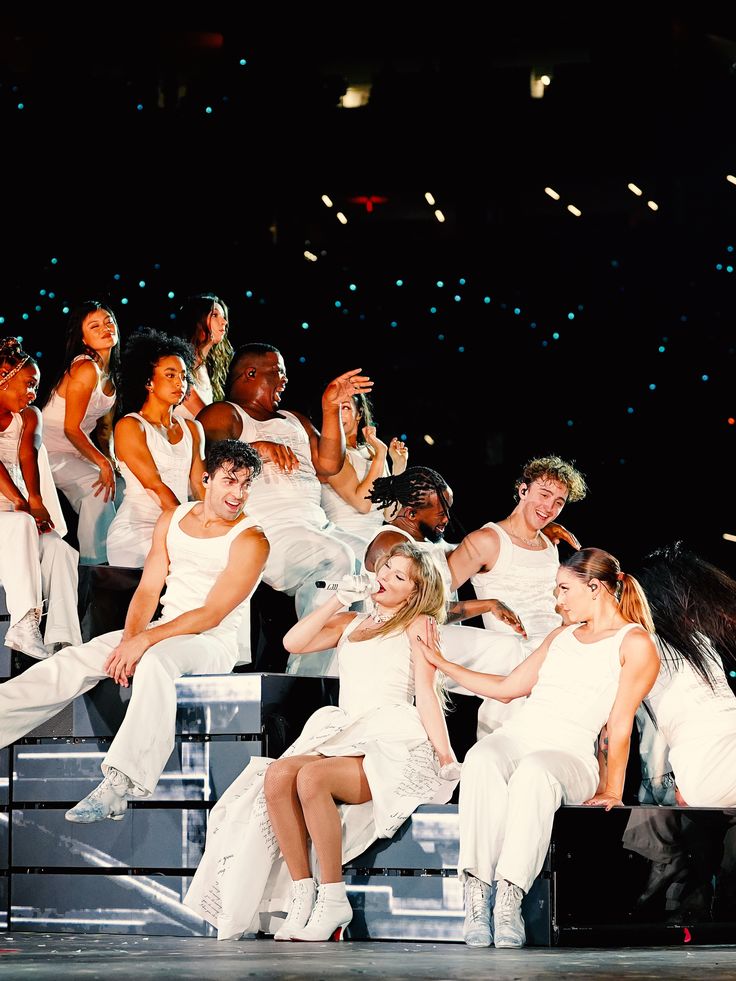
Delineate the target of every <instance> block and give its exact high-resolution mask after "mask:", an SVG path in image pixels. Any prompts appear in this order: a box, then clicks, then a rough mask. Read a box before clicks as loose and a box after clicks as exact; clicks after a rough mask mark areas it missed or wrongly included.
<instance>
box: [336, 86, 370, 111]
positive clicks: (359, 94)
mask: <svg viewBox="0 0 736 981" xmlns="http://www.w3.org/2000/svg"><path fill="white" fill-rule="evenodd" d="M370 98H371V86H370V83H365V84H360V85H349V86H348V87H347V89H346V90H345V94H344V95H343V96H342V98H341V99H340V106H341V108H343V109H360V107H361V106H367V105H368V103H369V102H370Z"/></svg>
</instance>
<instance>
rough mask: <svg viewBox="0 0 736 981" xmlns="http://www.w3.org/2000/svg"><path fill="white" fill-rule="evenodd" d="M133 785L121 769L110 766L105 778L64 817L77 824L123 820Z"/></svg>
mask: <svg viewBox="0 0 736 981" xmlns="http://www.w3.org/2000/svg"><path fill="white" fill-rule="evenodd" d="M132 786H133V784H132V783H131V781H130V780H129V779H128V777H126V775H125V774H124V773H121V772H120V770H116V769H115V767H113V766H111V767H108V770H107V774H106V776H105V779H104V780H103V781H102V783H101V784H99V785H98V786H97V787H95V789H94V790H93V791H92V792H91V793H89V794H87V796H86V797H85V798H84V800H80V802H79V803H78V804H75V805H74V807H72V808H70V809H69V810H68V811H67V812H66V814H65V815H64V817H65V818H66V819H67V821H74V822H75V823H76V824H92V823H93V822H95V821H104V820H105V818H110V820H111V821H122V820H123V816H124V814H125V811H126V808H127V807H128V798H127V793H128V791H129V790H130V788H131V787H132Z"/></svg>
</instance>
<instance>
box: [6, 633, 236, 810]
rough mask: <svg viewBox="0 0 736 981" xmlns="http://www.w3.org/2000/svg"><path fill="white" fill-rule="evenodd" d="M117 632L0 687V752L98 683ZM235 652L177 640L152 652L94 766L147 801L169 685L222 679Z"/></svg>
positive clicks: (170, 728) (162, 759)
mask: <svg viewBox="0 0 736 981" xmlns="http://www.w3.org/2000/svg"><path fill="white" fill-rule="evenodd" d="M122 634H123V632H122V630H114V631H113V632H112V633H108V634H103V635H102V636H101V637H96V638H95V639H94V640H90V641H89V642H88V643H86V644H82V645H81V646H79V647H67V648H65V649H64V650H62V651H60V653H58V654H55V655H54V656H53V657H50V658H48V660H46V661H40V662H39V663H38V664H36V665H34V666H33V667H32V668H29V669H28V670H27V671H24V672H23V674H20V675H18V676H17V677H15V678H12V679H11V680H10V681H6V682H4V683H3V684H2V685H0V747H3V746H7V745H9V744H10V743H12V742H14V741H15V740H16V739H20V738H21V736H24V735H25V734H26V733H28V732H30V731H31V729H35V727H36V726H38V725H41V723H42V722H45V721H46V720H47V719H50V718H52V717H53V716H54V715H56V714H57V712H60V711H61V709H63V708H64V706H65V705H68V704H69V702H71V701H72V700H73V699H74V698H76V697H77V695H82V694H83V693H84V692H86V691H89V689H90V688H93V687H94V686H95V685H96V684H97V682H98V681H100V680H102V679H103V678H106V677H107V675H106V674H105V673H104V671H103V670H102V669H103V665H104V663H105V661H106V660H107V658H108V655H109V654H110V652H111V651H112V650H114V648H115V647H116V646H117V645H118V643H119V642H120V639H121V637H122ZM235 657H236V654H235V651H234V649H229V648H228V647H227V646H226V645H225V644H223V643H222V641H220V640H218V639H217V638H216V637H211V636H209V635H207V634H206V633H205V634H185V635H184V636H181V637H170V638H168V639H167V640H162V641H160V642H159V643H158V644H154V645H153V647H150V648H149V649H148V650H147V651H146V653H145V654H144V655H143V657H142V658H141V660H140V661H139V662H138V665H137V667H136V670H135V675H134V677H133V692H132V695H131V698H130V703H129V705H128V710H127V712H126V713H125V718H124V720H123V724H122V725H121V726H120V729H119V730H118V733H117V735H116V736H115V738H114V739H113V741H112V743H111V744H110V748H109V750H108V753H107V756H106V757H105V759H104V760H103V761H102V770H103V772H106V771H107V768H108V767H110V766H112V767H115V769H116V770H120V771H121V773H124V774H125V775H126V776H128V777H129V778H130V779H131V780H132V781H133V783H134V785H135V787H134V790H133V791H131V792H132V793H133V794H134V795H135V796H140V797H147V796H148V795H149V794H151V793H153V790H154V789H155V787H156V784H157V783H158V780H159V777H160V776H161V773H162V771H163V768H164V766H165V765H166V761H167V760H168V758H169V756H170V755H171V752H172V750H173V748H174V736H175V729H176V685H175V682H176V679H177V678H180V677H181V676H182V675H185V674H228V673H229V672H230V671H231V670H232V668H233V665H234V663H235Z"/></svg>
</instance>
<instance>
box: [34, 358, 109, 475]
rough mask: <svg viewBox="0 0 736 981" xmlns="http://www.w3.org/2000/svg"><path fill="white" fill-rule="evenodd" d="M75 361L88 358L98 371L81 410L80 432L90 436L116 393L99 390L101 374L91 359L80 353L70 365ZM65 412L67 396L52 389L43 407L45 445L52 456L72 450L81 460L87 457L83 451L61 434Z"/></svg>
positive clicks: (100, 388)
mask: <svg viewBox="0 0 736 981" xmlns="http://www.w3.org/2000/svg"><path fill="white" fill-rule="evenodd" d="M77 361H91V362H92V364H93V365H94V367H95V371H96V372H97V384H96V385H95V387H94V388H93V389H92V394H91V395H90V397H89V402H88V403H87V408H86V409H85V411H84V418H83V419H82V422H81V423H80V426H79V428H80V429H81V430H82V432H83V433H84V434H85V435H87V436H89V435H90V434H91V432H92V430H93V429H94V428H95V426H96V425H97V420H98V419H99V418H101V417H102V416H104V415H107V413H108V412H109V411H110V409H112V407H113V406H114V405H115V399H116V397H117V396H116V393H115V392H113V394H112V395H105V393H104V392H103V391H102V384H101V380H102V373H101V372H100V366H99V365H98V364H97V362H96V361H95V359H94V358H91V357H89V355H87V354H80V355H78V356H77V357H76V358H75V359H74V361H72V364H76V363H77ZM70 367H71V365H70ZM65 414H66V399H65V398H63V397H62V396H61V395H59V393H58V392H53V393H52V395H51V398H50V399H49V401H48V402H47V404H46V405H45V406H44V407H43V409H42V415H43V443H44V446H45V447H46V449H47V450H48V451H49V454H50V455H51V456H53V455H54V454H55V453H73V454H75V455H76V456H79V457H81V458H82V459H86V457H82V454H81V453H79V451H78V450H76V449H75V447H74V446H73V445H72V443H70V442H69V440H68V439H67V438H66V436H65V435H64V416H65Z"/></svg>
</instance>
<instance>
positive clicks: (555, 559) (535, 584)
mask: <svg viewBox="0 0 736 981" xmlns="http://www.w3.org/2000/svg"><path fill="white" fill-rule="evenodd" d="M483 527H484V528H493V530H494V531H495V532H496V534H497V535H498V539H499V546H500V548H499V553H498V558H497V559H496V564H495V565H494V567H493V568H492V569H491V570H490V572H478V573H476V574H475V575H474V576H472V578H471V580H470V582H471V585H472V586H473V588H474V590H475V595H476V596H477V597H478V599H499V600H502V601H503V602H504V603H505V604H506V605H507V606H509V607H511V609H512V610H513V611H514V613H516V615H517V616H518V617H519V618H520V619H521V622H522V623H523V624H524V627H525V628H526V632H527V637H528V639H527V640H525V641H523V644H524V647H525V648H526V649H527V650H530V651H532V650H536V648H537V647H539V645H540V644H541V643H542V641H543V640H544V638H545V637H546V636H547V635H548V634H549V633H551V632H552V631H553V630H555V629H556V628H557V627H559V626H560V624H561V623H562V618H561V617H560V615H559V614H558V613H555V606H556V605H557V601H556V600H555V597H554V589H555V585H556V581H557V569H558V568H559V565H560V560H559V556H558V554H557V546H556V545H553V544H552V542H551V541H550V540H549V539H548V538H546V537H545V536H544V535H542V536H541V537H542V538H543V539H544V541H545V543H546V545H547V547H546V548H545V549H542V550H539V551H536V550H532V549H526V548H519V546H518V545H514V543H513V542H512V541H511V538H510V537H509V535H508V533H507V532H506V531H504V529H503V528H501V526H500V525H497V524H495V522H493V521H489V522H488V523H487V524H485V525H483ZM483 625H484V626H485V628H486V630H495V631H497V632H500V633H513V634H514V636H516V637H518V636H519V635H518V634H516V633H515V632H514V631H513V630H512V629H511V627H509V626H507V625H506V624H504V623H502V622H501V621H500V620H498V619H497V618H496V617H494V616H493V614H492V613H484V614H483Z"/></svg>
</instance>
